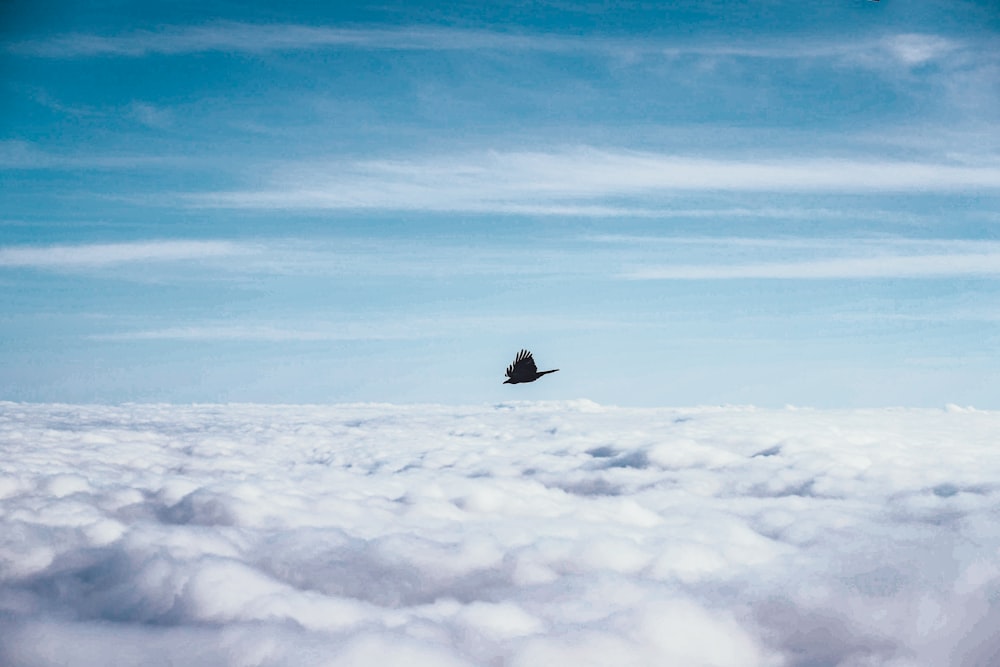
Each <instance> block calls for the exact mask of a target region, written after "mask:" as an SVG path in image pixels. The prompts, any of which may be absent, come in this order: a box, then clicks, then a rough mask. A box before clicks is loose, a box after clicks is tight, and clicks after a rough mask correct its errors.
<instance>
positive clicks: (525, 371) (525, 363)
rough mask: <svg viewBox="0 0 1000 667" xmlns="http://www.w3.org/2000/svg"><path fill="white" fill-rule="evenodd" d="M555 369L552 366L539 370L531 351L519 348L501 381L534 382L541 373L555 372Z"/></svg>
mask: <svg viewBox="0 0 1000 667" xmlns="http://www.w3.org/2000/svg"><path fill="white" fill-rule="evenodd" d="M557 370H559V369H558V368H554V369H552V370H551V371H539V370H538V366H536V365H535V358H534V357H532V356H531V352H528V351H527V350H521V351H520V352H518V353H517V356H516V357H514V363H512V364H511V365H510V366H508V367H507V379H506V380H504V382H503V383H504V384H520V383H521V382H534V381H535V380H537V379H538V378H540V377H542V376H543V375H546V374H547V373H555V372H556V371H557Z"/></svg>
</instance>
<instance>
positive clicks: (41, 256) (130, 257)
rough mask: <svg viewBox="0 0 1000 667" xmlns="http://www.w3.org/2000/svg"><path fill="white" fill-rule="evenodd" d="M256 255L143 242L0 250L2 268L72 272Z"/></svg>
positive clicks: (227, 247)
mask: <svg viewBox="0 0 1000 667" xmlns="http://www.w3.org/2000/svg"><path fill="white" fill-rule="evenodd" d="M255 252H257V249H256V247H254V246H251V245H248V244H243V243H236V242H232V241H168V240H167V241H142V242H135V243H92V244H81V245H50V246H6V247H0V268H36V269H72V268H93V267H104V266H113V265H118V264H134V263H140V264H141V263H153V262H183V261H198V260H205V259H212V258H219V257H229V256H234V255H246V254H252V253H255Z"/></svg>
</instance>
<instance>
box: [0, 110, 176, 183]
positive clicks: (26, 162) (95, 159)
mask: <svg viewBox="0 0 1000 667" xmlns="http://www.w3.org/2000/svg"><path fill="white" fill-rule="evenodd" d="M147 111H148V110H147ZM130 113H136V114H140V113H142V112H141V111H139V110H136V111H135V112H130ZM151 120H152V117H150V118H149V119H146V120H143V121H141V122H146V123H147V124H148V122H149V121H151ZM190 163H191V160H190V159H189V158H185V157H177V156H164V155H143V154H100V153H56V152H52V151H48V150H45V149H43V148H41V147H39V146H38V145H37V144H35V143H32V142H27V141H20V140H6V141H0V169H18V170H41V169H71V170H72V169H98V170H118V169H135V168H150V167H154V168H170V167H177V166H181V165H184V164H190Z"/></svg>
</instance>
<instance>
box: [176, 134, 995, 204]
mask: <svg viewBox="0 0 1000 667" xmlns="http://www.w3.org/2000/svg"><path fill="white" fill-rule="evenodd" d="M998 189H1000V165H995V164H986V165H980V166H970V165H954V164H941V163H930V162H903V161H889V160H862V159H823V158H807V159H799V158H788V159H783V160H761V161H749V160H748V161H744V160H735V159H731V160H726V159H708V158H699V157H687V156H678V155H670V154H659V153H641V152H630V151H612V150H599V149H593V148H589V147H583V148H579V149H575V150H567V151H561V152H548V153H543V152H490V153H484V154H479V155H459V156H445V157H435V158H425V159H412V160H378V161H364V162H355V163H346V164H345V163H303V164H298V165H295V164H292V165H286V166H285V167H283V168H282V169H280V170H278V171H277V172H276V173H275V175H274V176H273V177H272V178H271V182H270V184H268V185H265V186H264V187H263V188H261V189H254V190H232V191H220V192H207V193H187V194H184V195H182V197H183V198H184V200H185V201H186V202H187V203H188V205H190V206H192V207H203V208H236V209H386V210H394V209H400V210H425V211H470V212H484V211H491V212H498V213H503V212H514V213H516V212H519V211H526V212H530V213H534V214H544V213H546V212H551V213H552V214H565V213H566V212H580V211H581V210H584V209H585V208H586V206H587V205H591V204H592V203H594V202H596V201H599V200H601V199H603V198H620V197H655V196H657V195H669V194H671V193H675V192H690V191H734V192H858V193H869V192H908V191H914V190H919V191H924V192H962V191H982V190H998ZM638 204H639V202H632V205H629V206H622V205H620V204H616V205H615V206H613V208H612V210H614V212H616V213H622V212H626V211H628V210H633V209H634V210H638V211H639V212H640V213H642V214H647V213H646V212H645V211H646V210H648V207H647V206H640V205H638ZM567 206H570V208H566V207H567ZM580 206H583V207H584V209H580V210H578V211H574V208H573V207H580ZM603 212H604V213H607V212H608V209H607V208H603ZM597 214H600V210H599V211H598V212H597Z"/></svg>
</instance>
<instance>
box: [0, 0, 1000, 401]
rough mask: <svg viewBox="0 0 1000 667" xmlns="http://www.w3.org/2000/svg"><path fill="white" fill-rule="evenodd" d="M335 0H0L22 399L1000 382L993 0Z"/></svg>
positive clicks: (9, 238)
mask: <svg viewBox="0 0 1000 667" xmlns="http://www.w3.org/2000/svg"><path fill="white" fill-rule="evenodd" d="M342 4H343V3H330V4H329V6H326V5H323V4H321V3H281V5H280V7H279V6H278V3H254V2H243V3H231V2H211V1H203V2H198V3H194V2H190V3H188V2H171V3H155V2H113V1H109V2H100V3H88V5H87V8H86V11H84V10H83V9H79V8H75V7H74V6H73V3H62V2H51V3H46V2H32V3H28V2H14V3H8V4H6V5H5V6H4V9H3V11H4V12H5V13H6V16H4V17H3V21H2V24H3V25H4V29H3V33H2V40H3V43H2V49H0V68H2V71H3V76H2V78H0V86H2V88H3V92H2V94H3V100H4V102H3V104H2V106H0V174H2V186H0V187H2V190H0V285H2V287H3V297H2V301H0V304H2V310H0V369H2V371H0V398H3V399H8V400H29V401H71V402H122V401H171V402H191V401H198V402H204V401H261V402H295V403H299V402H333V401H337V402H339V401H391V402H414V401H417V402H422V401H432V402H448V403H468V402H472V403H478V402H484V401H485V402H493V401H500V400H505V399H511V398H527V399H543V398H546V399H547V398H580V397H583V398H589V399H592V400H596V401H599V402H603V403H612V404H621V405H691V404H702V403H752V404H758V405H783V404H787V403H790V404H796V405H816V406H822V407H830V406H879V405H914V406H923V405H930V406H938V405H943V404H945V403H959V404H963V405H967V404H971V405H975V406H977V407H984V408H998V407H1000V372H998V371H1000V361H998V358H997V355H996V350H997V348H998V343H1000V238H998V234H997V229H998V228H1000V48H998V47H1000V11H998V10H997V9H996V7H995V5H994V4H993V3H990V2H978V3H977V2H961V1H955V0H950V1H948V2H944V1H940V2H938V1H931V0H914V1H912V2H905V3H904V2H900V1H899V0H882V1H881V2H877V3H876V2H868V1H861V0H857V1H855V0H838V1H837V2H828V3H822V6H816V5H817V4H819V3H802V2H785V1H774V2H743V3H734V2H728V3H723V2H675V3H657V2H614V3H611V2H537V3H523V2H497V3H478V2H476V3H473V2H405V3H394V2H392V1H390V2H377V3H374V2H373V3H365V2H358V3H351V6H350V7H344V6H342ZM522 347H528V348H530V349H532V350H533V351H534V352H535V355H536V358H537V360H538V362H539V365H540V366H542V367H544V368H549V367H552V368H556V367H558V368H560V369H561V370H560V372H559V373H558V374H555V375H552V376H547V377H546V378H545V379H544V380H542V381H540V382H538V383H536V384H534V385H519V386H515V387H512V386H509V385H508V386H503V385H501V382H502V380H503V369H504V368H505V366H506V365H507V364H508V363H509V362H510V361H511V360H512V358H513V355H514V354H515V353H516V352H517V350H519V349H520V348H522Z"/></svg>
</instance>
